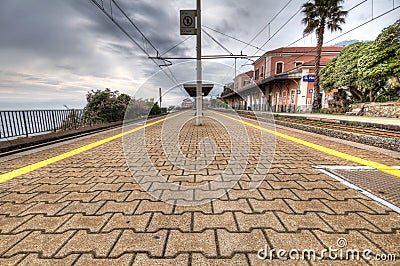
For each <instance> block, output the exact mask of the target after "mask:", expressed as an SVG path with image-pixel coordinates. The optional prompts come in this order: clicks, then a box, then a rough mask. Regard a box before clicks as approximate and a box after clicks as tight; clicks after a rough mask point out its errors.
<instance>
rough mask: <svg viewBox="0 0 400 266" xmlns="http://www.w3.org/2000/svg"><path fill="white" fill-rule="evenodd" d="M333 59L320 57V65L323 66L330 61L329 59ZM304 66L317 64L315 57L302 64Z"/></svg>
mask: <svg viewBox="0 0 400 266" xmlns="http://www.w3.org/2000/svg"><path fill="white" fill-rule="evenodd" d="M331 60H332V59H328V58H325V57H321V59H320V65H321V66H326V65H327V64H328V63H329V61H331ZM302 66H315V59H313V60H310V61H307V62H304V63H303V64H302Z"/></svg>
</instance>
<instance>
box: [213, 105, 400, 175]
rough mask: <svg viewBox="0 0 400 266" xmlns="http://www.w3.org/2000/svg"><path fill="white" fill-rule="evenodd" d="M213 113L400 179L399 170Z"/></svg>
mask: <svg viewBox="0 0 400 266" xmlns="http://www.w3.org/2000/svg"><path fill="white" fill-rule="evenodd" d="M213 113H215V114H218V115H221V116H224V117H227V118H229V119H232V120H235V121H238V122H240V123H243V124H245V125H247V126H250V127H253V128H256V129H259V130H262V131H265V132H268V133H270V134H275V135H276V136H278V137H281V138H284V139H287V140H290V141H293V142H295V143H299V144H302V145H304V146H307V147H310V148H313V149H315V150H318V151H322V152H324V153H327V154H330V155H333V156H336V157H339V158H342V159H346V160H348V161H352V162H355V163H358V164H361V165H365V166H369V167H372V168H375V169H377V170H379V171H382V172H384V173H387V174H390V175H393V176H396V177H400V170H399V169H396V168H393V167H390V166H387V165H385V164H381V163H377V162H373V161H369V160H365V159H362V158H360V157H357V156H353V155H350V154H347V153H344V152H340V151H336V150H333V149H330V148H326V147H324V146H321V145H318V144H314V143H311V142H308V141H305V140H302V139H298V138H295V137H292V136H289V135H285V134H283V133H279V132H276V131H274V130H270V129H266V128H264V127H261V126H258V125H255V124H252V123H249V122H246V121H243V120H240V119H236V118H233V117H231V116H228V115H224V114H221V113H217V112H213Z"/></svg>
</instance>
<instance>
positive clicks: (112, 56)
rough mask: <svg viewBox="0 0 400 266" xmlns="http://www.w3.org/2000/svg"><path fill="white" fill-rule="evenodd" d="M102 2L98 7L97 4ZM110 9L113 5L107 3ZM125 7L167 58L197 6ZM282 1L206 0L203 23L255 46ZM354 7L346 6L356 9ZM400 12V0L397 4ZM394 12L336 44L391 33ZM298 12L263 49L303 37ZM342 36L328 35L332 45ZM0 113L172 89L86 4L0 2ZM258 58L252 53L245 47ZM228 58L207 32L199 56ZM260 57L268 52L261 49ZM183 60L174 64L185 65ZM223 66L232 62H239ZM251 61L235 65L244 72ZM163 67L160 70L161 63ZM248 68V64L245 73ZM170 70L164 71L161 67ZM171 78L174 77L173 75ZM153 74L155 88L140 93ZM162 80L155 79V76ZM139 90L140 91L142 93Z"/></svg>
mask: <svg viewBox="0 0 400 266" xmlns="http://www.w3.org/2000/svg"><path fill="white" fill-rule="evenodd" d="M98 1H99V3H100V0H98ZM103 1H104V3H105V6H106V7H107V10H109V7H108V4H109V1H108V0H103ZM303 2H304V1H300V0H296V1H292V2H291V4H290V5H289V6H288V7H287V8H286V9H285V10H284V11H283V12H282V13H281V14H280V15H279V16H278V17H277V18H276V19H275V20H274V21H273V22H272V23H271V28H270V32H271V35H272V34H273V33H274V32H275V31H276V30H277V29H278V28H279V27H281V25H282V24H283V23H285V21H286V20H287V19H288V18H289V17H290V16H292V15H293V14H294V13H295V12H296V11H297V10H298V9H299V7H300V6H301V4H302V3H303ZM375 2H376V3H375V9H374V13H375V15H378V14H380V13H381V12H384V11H385V10H387V9H389V8H391V5H392V0H381V1H375ZM118 3H119V4H120V5H121V7H123V8H124V10H125V11H126V13H127V14H128V15H129V16H130V17H131V18H132V20H133V21H134V22H135V24H136V25H137V26H138V27H139V28H140V29H141V30H142V31H143V33H144V34H145V35H146V36H147V38H148V39H149V40H150V41H151V42H152V43H153V44H154V46H155V47H156V48H157V49H158V50H159V51H160V52H163V51H166V50H168V49H169V48H171V47H172V46H174V45H175V44H177V43H178V42H180V41H181V40H183V39H184V38H186V36H180V35H179V10H180V9H194V8H195V1H194V0H169V1H157V2H155V1H154V0H136V1H130V0H118ZM285 3H286V1H272V0H252V1H242V0H220V1H212V0H203V1H202V5H203V13H202V14H203V24H204V25H207V26H210V27H212V28H215V29H217V30H219V31H222V32H225V33H226V34H229V35H232V36H235V37H237V38H239V39H242V40H243V41H249V40H250V39H251V38H252V37H253V36H254V35H255V34H256V33H257V32H259V30H260V29H261V28H262V27H263V26H264V25H265V24H266V23H267V22H268V21H269V20H270V19H271V18H272V17H273V16H274V15H275V14H276V13H277V12H278V11H279V10H280V9H281V8H282V7H283V6H284V5H285ZM354 4H355V3H354V1H345V8H347V9H348V8H351V7H352V6H353V5H354ZM395 4H396V5H400V0H395ZM394 13H395V12H393V13H391V14H389V15H387V16H384V17H382V18H381V19H377V20H375V21H374V22H373V23H370V24H368V25H366V26H364V27H362V28H360V29H359V30H357V31H354V32H352V34H351V36H344V37H342V38H339V39H338V40H337V42H339V41H341V40H345V39H362V40H368V39H373V38H375V37H376V35H377V34H379V32H380V31H381V30H382V28H384V27H385V26H387V25H389V24H391V23H393V22H394V21H395V20H396V19H397V16H396V15H395V14H394ZM113 15H114V19H115V20H116V21H118V22H119V23H120V24H121V25H123V26H124V27H125V28H127V29H129V33H130V34H131V35H132V36H133V37H134V38H135V39H136V40H137V42H138V43H139V44H140V45H141V46H143V47H144V48H145V49H146V50H148V52H149V54H151V55H155V51H154V49H152V48H151V47H149V46H145V45H144V43H143V40H142V39H141V36H140V34H139V33H138V31H137V30H135V29H134V28H133V27H132V26H131V25H130V23H129V21H127V20H126V19H125V18H123V16H122V14H121V13H120V12H118V10H117V9H116V8H115V7H114V8H113ZM370 17H371V11H370V4H369V1H367V2H366V3H365V4H363V5H361V6H360V7H358V8H356V9H354V10H353V11H352V12H351V13H350V15H349V17H348V21H347V24H346V25H345V26H344V31H346V30H348V29H351V28H352V27H355V26H357V25H359V24H361V23H362V22H364V21H366V20H368V19H370ZM300 19H301V15H300V14H299V15H297V16H296V17H295V18H294V19H293V21H291V22H289V23H288V24H287V25H286V26H285V27H284V29H283V30H282V31H281V32H280V33H278V34H276V35H275V37H274V38H273V39H272V40H271V41H269V42H268V43H267V44H266V45H265V47H264V48H265V49H267V50H269V49H275V48H277V47H281V46H286V45H288V44H289V43H291V42H292V41H294V40H296V39H298V38H299V37H301V36H302V30H303V26H302V25H301V23H300ZM208 32H209V33H210V34H211V35H213V37H214V38H216V39H217V40H218V41H220V42H221V43H223V44H224V46H226V47H227V48H228V49H229V50H230V51H232V52H233V53H240V51H241V50H242V49H243V48H244V45H243V44H242V43H239V42H236V41H234V40H232V39H229V38H228V37H225V36H222V35H220V34H218V33H215V32H212V31H210V30H208ZM336 35H337V33H336V34H331V33H327V35H326V39H330V38H332V37H334V36H336ZM0 36H1V38H0V70H1V71H0V109H5V108H8V109H10V108H12V107H13V106H14V108H17V107H18V108H23V107H26V108H33V107H35V108H50V107H52V108H55V107H58V108H61V107H62V105H63V104H67V105H68V106H70V107H72V108H79V107H82V106H84V104H85V94H86V92H87V91H88V90H91V89H103V88H106V87H110V88H113V89H118V90H119V91H122V92H126V93H129V94H132V95H133V94H135V93H136V94H137V95H140V96H141V97H144V98H145V97H155V96H157V94H158V87H163V88H165V89H167V88H170V87H172V86H174V83H173V82H172V81H171V80H169V79H168V78H167V76H166V75H165V74H163V73H161V74H158V75H155V76H153V74H154V73H157V71H159V68H158V67H157V66H156V65H155V64H154V63H153V62H152V61H151V60H149V59H148V58H147V55H145V54H144V53H143V52H142V51H141V50H140V49H139V48H138V47H137V46H135V45H134V44H133V43H132V42H131V41H130V40H128V38H126V36H124V34H123V33H122V32H120V31H119V29H118V28H117V27H116V26H115V25H114V24H113V23H112V22H111V21H110V20H109V19H108V18H106V17H105V15H104V14H103V13H102V12H101V11H100V10H99V9H98V8H97V7H96V6H95V5H94V4H93V3H92V2H91V1H90V0H71V1H65V0H30V1H24V0H2V1H0ZM268 37H269V36H268V29H267V30H265V31H264V32H262V33H261V34H260V35H259V36H258V38H257V39H256V40H255V41H254V42H253V44H254V45H256V46H259V45H261V44H263V43H264V42H265V41H266V39H267V38H268ZM315 44H316V40H315V37H314V36H310V37H307V38H306V39H304V40H302V41H300V42H298V43H296V45H298V46H303V45H304V46H306V45H307V46H308V45H315ZM243 52H244V53H245V54H249V55H252V54H254V53H255V52H256V50H255V49H254V48H251V47H247V48H246V49H245V50H244V51H243ZM221 53H225V52H224V51H223V50H222V49H221V48H220V47H219V46H218V45H216V44H215V43H214V42H213V41H211V40H210V39H209V38H208V37H207V36H204V35H203V54H221ZM258 54H262V52H259V53H258ZM194 55H195V38H191V39H190V40H188V41H187V42H185V43H184V44H182V45H180V46H178V47H177V48H175V49H173V50H172V51H170V52H169V53H168V54H167V56H179V57H181V56H182V57H184V56H194ZM179 62H180V61H174V63H179ZM218 62H221V63H226V64H228V65H233V60H232V59H228V60H220V61H218ZM244 62H245V60H238V61H237V65H238V66H240V65H241V64H243V63H244ZM157 63H159V64H161V63H162V62H161V61H158V62H157ZM249 68H251V66H245V67H243V68H241V69H240V71H245V70H248V69H249ZM204 69H205V73H206V74H205V77H206V78H207V79H209V80H214V81H216V82H220V81H221V82H222V81H223V82H228V81H230V80H231V79H232V78H233V73H234V71H233V70H232V69H231V68H228V67H221V66H219V65H218V64H212V63H211V64H208V63H205V64H204ZM164 71H165V73H169V71H168V70H164ZM171 71H172V72H173V73H174V75H175V76H176V78H177V79H178V80H179V81H180V82H184V81H187V80H193V79H194V73H195V69H194V66H190V67H186V68H185V67H181V66H179V65H178V66H175V67H173V68H172V69H171ZM169 75H170V74H169ZM152 76H153V79H154V80H152V81H147V83H148V84H149V85H146V86H142V87H140V86H141V84H143V82H146V80H147V79H148V78H150V77H152ZM154 77H157V78H154ZM139 88H141V89H140V91H139V92H138V89H139ZM183 97H185V94H184V93H183V92H182V90H179V89H174V90H173V91H171V92H170V93H169V94H168V95H166V96H165V100H166V101H165V104H169V103H171V104H173V103H174V101H176V99H181V98H183Z"/></svg>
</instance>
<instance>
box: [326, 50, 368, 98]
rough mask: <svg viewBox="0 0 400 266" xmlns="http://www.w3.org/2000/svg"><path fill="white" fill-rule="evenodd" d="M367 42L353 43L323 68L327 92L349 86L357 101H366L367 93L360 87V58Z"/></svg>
mask: <svg viewBox="0 0 400 266" xmlns="http://www.w3.org/2000/svg"><path fill="white" fill-rule="evenodd" d="M366 45H367V44H366V43H361V42H358V43H353V44H351V45H349V46H347V47H346V48H344V49H343V50H342V52H341V53H340V54H339V55H338V56H337V57H336V58H335V59H333V60H331V61H330V62H329V63H328V64H327V66H326V67H325V68H323V69H322V70H321V75H320V79H321V83H320V84H321V86H322V88H324V90H325V91H326V92H328V91H331V90H332V89H334V88H347V89H348V90H349V91H350V93H351V95H352V97H353V100H355V101H361V102H362V101H366V100H367V98H366V97H367V95H365V93H364V92H363V91H362V90H360V89H359V71H358V66H357V64H358V59H359V58H360V56H361V53H362V52H363V49H364V47H365V46H366Z"/></svg>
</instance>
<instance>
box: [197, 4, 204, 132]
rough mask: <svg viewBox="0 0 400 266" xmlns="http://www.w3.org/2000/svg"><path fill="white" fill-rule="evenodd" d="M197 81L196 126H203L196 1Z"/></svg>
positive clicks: (199, 42) (199, 17)
mask: <svg viewBox="0 0 400 266" xmlns="http://www.w3.org/2000/svg"><path fill="white" fill-rule="evenodd" d="M196 17H197V32H196V34H197V47H196V50H197V56H196V61H197V66H196V70H197V80H196V125H197V126H201V125H202V124H203V95H202V79H203V78H202V69H201V0H197V16H196Z"/></svg>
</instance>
